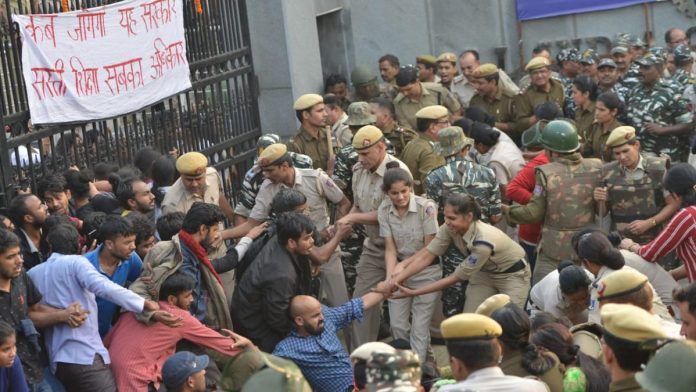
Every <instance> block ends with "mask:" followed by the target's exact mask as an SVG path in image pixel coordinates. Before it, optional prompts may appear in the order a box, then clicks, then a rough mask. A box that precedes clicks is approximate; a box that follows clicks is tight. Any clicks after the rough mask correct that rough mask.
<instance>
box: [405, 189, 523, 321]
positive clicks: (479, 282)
mask: <svg viewBox="0 0 696 392" xmlns="http://www.w3.org/2000/svg"><path fill="white" fill-rule="evenodd" d="M480 217H481V207H479V205H478V204H477V203H476V200H475V199H474V198H473V197H471V196H469V195H465V194H454V195H452V196H450V197H449V198H447V201H446V202H445V224H444V225H442V226H440V229H439V230H438V232H437V235H436V236H435V239H433V240H432V241H431V242H430V244H429V245H428V246H427V247H425V248H423V249H421V250H420V251H419V252H418V253H416V254H415V255H413V256H411V257H409V258H408V259H406V260H404V261H402V262H401V263H400V264H399V265H398V266H397V268H396V272H395V274H394V275H393V276H392V280H393V281H394V282H395V283H396V284H400V283H401V282H404V281H405V280H406V279H408V278H409V277H410V276H412V275H413V274H415V273H418V272H420V271H422V270H423V269H424V268H426V267H427V266H429V265H430V264H432V263H433V261H435V258H436V257H438V256H442V255H443V254H445V252H446V251H447V248H448V247H449V246H450V244H453V245H454V246H455V247H456V248H457V249H458V250H459V251H460V252H461V253H462V254H463V255H464V256H465V259H464V261H463V262H462V263H461V264H459V265H458V266H457V268H456V269H455V270H454V272H453V273H452V274H451V275H449V276H447V277H444V278H442V279H440V280H438V281H437V282H434V283H432V284H429V285H427V286H425V287H422V288H419V289H416V290H412V289H410V288H407V287H404V286H402V285H399V289H400V291H401V293H399V294H397V295H395V296H394V298H402V297H411V296H416V295H423V294H427V293H431V292H435V291H440V290H442V289H443V288H445V287H449V286H451V285H453V284H455V283H457V282H459V281H464V280H468V281H469V285H468V286H467V288H466V302H465V303H464V312H473V311H474V310H476V308H477V307H478V306H479V305H480V304H481V303H482V302H483V301H485V300H486V298H488V297H490V296H491V295H494V294H498V293H503V294H507V295H508V296H510V298H512V299H513V301H514V302H515V303H516V304H517V305H519V306H520V307H522V306H524V303H525V301H526V299H527V293H528V292H529V288H530V286H529V279H530V277H531V271H530V270H529V265H528V264H527V262H526V261H525V258H524V257H525V253H524V249H522V247H521V246H520V245H519V244H518V243H517V242H515V241H514V240H512V239H511V238H510V237H508V236H507V235H506V234H505V233H503V232H502V231H500V230H499V229H498V228H496V227H495V226H491V225H489V224H487V223H483V222H481V221H480V220H479V219H480Z"/></svg>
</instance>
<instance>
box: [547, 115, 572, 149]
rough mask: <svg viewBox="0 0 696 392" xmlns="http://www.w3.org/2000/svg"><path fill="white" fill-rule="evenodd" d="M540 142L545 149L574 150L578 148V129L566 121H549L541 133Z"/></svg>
mask: <svg viewBox="0 0 696 392" xmlns="http://www.w3.org/2000/svg"><path fill="white" fill-rule="evenodd" d="M541 144H542V145H543V146H544V148H546V149H547V150H550V151H554V152H560V153H569V152H575V151H577V149H578V148H580V141H579V140H578V131H577V130H576V129H575V126H574V125H573V124H571V123H569V122H568V121H564V120H554V121H551V122H549V123H548V125H546V128H544V131H543V132H542V133H541Z"/></svg>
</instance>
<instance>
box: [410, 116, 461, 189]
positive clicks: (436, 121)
mask: <svg viewBox="0 0 696 392" xmlns="http://www.w3.org/2000/svg"><path fill="white" fill-rule="evenodd" d="M416 118H417V123H416V124H417V128H416V129H417V130H418V138H416V139H414V140H412V141H411V142H410V143H408V145H406V148H404V151H403V154H401V159H402V160H403V161H404V163H405V164H406V165H407V166H408V168H409V170H411V173H412V174H413V175H414V182H413V190H414V191H415V192H416V195H421V194H423V181H424V180H425V177H426V176H427V175H428V174H429V173H430V172H431V171H432V170H433V169H437V168H438V167H440V166H443V165H444V164H445V159H444V158H443V157H442V156H441V155H440V154H438V152H437V151H435V146H436V144H435V143H436V142H437V133H438V132H439V131H440V130H441V129H443V128H447V127H448V126H449V125H450V122H449V113H448V112H447V108H446V107H444V106H440V105H433V106H427V107H424V108H423V109H421V110H419V111H418V112H417V113H416Z"/></svg>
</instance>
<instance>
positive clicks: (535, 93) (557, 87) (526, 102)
mask: <svg viewBox="0 0 696 392" xmlns="http://www.w3.org/2000/svg"><path fill="white" fill-rule="evenodd" d="M549 83H551V90H549V92H548V93H547V92H546V91H544V90H542V89H540V88H539V87H537V86H534V85H531V86H529V88H528V89H527V91H525V92H524V93H522V94H520V95H518V96H517V97H516V98H515V110H516V116H517V118H516V122H517V127H516V129H518V130H523V129H527V128H529V127H530V126H531V125H532V124H530V122H529V120H530V118H531V117H532V116H533V115H534V108H536V107H537V105H541V104H542V103H544V102H548V101H551V102H555V103H556V104H558V107H560V108H561V109H562V108H563V102H564V101H565V93H564V91H563V83H561V82H559V81H558V80H555V79H549Z"/></svg>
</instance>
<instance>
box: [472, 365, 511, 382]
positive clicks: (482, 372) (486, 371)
mask: <svg viewBox="0 0 696 392" xmlns="http://www.w3.org/2000/svg"><path fill="white" fill-rule="evenodd" d="M503 375H504V374H503V370H502V369H501V368H499V367H498V366H491V367H487V368H483V369H479V370H476V371H473V372H471V373H470V374H469V377H467V378H466V380H465V381H469V380H475V379H477V378H482V377H493V376H503Z"/></svg>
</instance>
